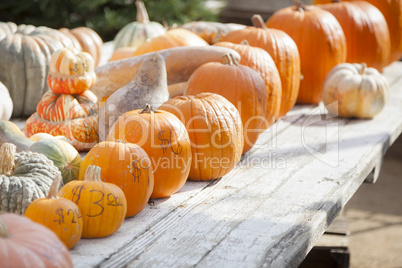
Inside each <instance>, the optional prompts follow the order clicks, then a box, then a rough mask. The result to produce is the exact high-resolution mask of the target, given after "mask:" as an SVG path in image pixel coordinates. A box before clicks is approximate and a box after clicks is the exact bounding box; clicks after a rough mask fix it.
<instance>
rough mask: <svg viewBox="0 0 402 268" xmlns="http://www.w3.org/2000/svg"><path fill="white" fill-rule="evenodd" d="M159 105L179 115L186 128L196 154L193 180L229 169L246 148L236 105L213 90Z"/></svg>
mask: <svg viewBox="0 0 402 268" xmlns="http://www.w3.org/2000/svg"><path fill="white" fill-rule="evenodd" d="M159 109H161V110H165V111H168V112H170V113H172V114H174V115H176V116H177V118H179V119H180V120H181V121H182V122H183V123H184V124H185V125H186V128H187V131H188V133H189V137H190V140H191V153H192V155H193V157H192V162H191V170H190V174H189V179H190V180H195V181H206V180H213V179H216V178H220V177H222V176H224V175H226V174H227V173H229V172H230V171H231V170H232V169H233V168H234V167H235V165H236V164H237V163H238V162H239V160H240V157H241V154H242V151H243V126H242V123H241V118H240V114H239V112H238V110H237V109H236V107H235V106H234V105H233V104H232V103H230V102H229V101H228V100H227V99H225V98H224V97H222V96H220V95H218V94H213V93H201V94H198V95H196V96H180V97H174V98H172V99H170V100H168V101H167V102H165V103H164V104H162V105H161V106H160V107H159Z"/></svg>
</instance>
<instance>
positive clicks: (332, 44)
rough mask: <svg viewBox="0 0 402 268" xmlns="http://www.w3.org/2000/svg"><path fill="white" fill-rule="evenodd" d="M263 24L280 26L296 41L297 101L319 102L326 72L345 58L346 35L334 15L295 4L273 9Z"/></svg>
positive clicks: (315, 8) (277, 27)
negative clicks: (299, 73)
mask: <svg viewBox="0 0 402 268" xmlns="http://www.w3.org/2000/svg"><path fill="white" fill-rule="evenodd" d="M266 24H267V26H268V27H272V28H276V29H280V30H282V31H284V32H286V33H287V34H289V36H290V37H292V38H293V40H294V41H295V42H296V44H297V47H298V48H299V53H300V59H301V73H302V75H303V80H302V81H301V83H300V89H299V95H298V97H297V102H298V103H313V104H315V103H319V102H320V101H321V99H322V85H323V83H324V80H325V78H326V76H327V74H328V72H329V71H330V70H331V69H332V68H333V67H334V66H335V65H337V64H339V63H343V62H345V61H346V39H345V35H344V33H343V30H342V27H341V25H340V24H339V22H338V21H337V20H336V18H335V17H334V16H333V15H332V14H331V13H329V12H328V11H325V10H323V9H321V8H318V7H316V6H304V5H302V4H301V3H297V6H291V7H287V8H282V9H280V10H278V11H276V12H275V13H274V14H273V15H272V16H271V17H270V18H269V20H268V21H267V23H266Z"/></svg>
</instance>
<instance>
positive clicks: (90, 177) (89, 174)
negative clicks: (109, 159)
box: [85, 165, 102, 182]
mask: <svg viewBox="0 0 402 268" xmlns="http://www.w3.org/2000/svg"><path fill="white" fill-rule="evenodd" d="M85 181H97V182H99V181H102V180H101V168H100V167H98V166H95V165H90V166H88V168H87V171H86V172H85Z"/></svg>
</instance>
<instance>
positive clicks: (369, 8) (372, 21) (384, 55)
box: [319, 1, 391, 71]
mask: <svg viewBox="0 0 402 268" xmlns="http://www.w3.org/2000/svg"><path fill="white" fill-rule="evenodd" d="M319 7H320V8H322V9H324V10H327V11H329V12H330V13H331V14H332V15H334V16H335V18H336V19H337V20H338V21H339V23H340V24H341V26H342V29H343V32H344V33H345V37H346V43H347V50H348V52H347V57H346V61H347V62H350V63H355V62H365V63H366V64H367V66H368V67H373V68H376V69H377V70H379V71H381V70H382V68H383V67H385V66H387V65H388V62H389V57H390V53H391V43H390V36H389V31H388V26H387V22H386V21H385V19H384V16H383V15H382V14H381V12H380V11H379V10H378V9H377V8H376V7H375V6H373V5H371V4H369V3H367V2H364V1H354V2H334V3H331V4H326V5H320V6H319Z"/></svg>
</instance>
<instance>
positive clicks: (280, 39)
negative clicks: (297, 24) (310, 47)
mask: <svg viewBox="0 0 402 268" xmlns="http://www.w3.org/2000/svg"><path fill="white" fill-rule="evenodd" d="M252 22H253V25H254V27H252V26H249V27H246V28H244V29H241V30H236V31H232V32H230V33H228V34H227V35H226V36H224V37H222V38H221V41H227V42H232V43H237V44H240V43H241V42H242V41H243V40H247V42H248V43H249V44H250V46H255V47H259V48H262V49H264V50H266V51H267V52H268V54H269V55H270V56H271V57H272V59H273V60H274V62H275V65H276V68H277V69H278V72H279V75H280V77H281V85H282V96H281V108H280V111H279V116H284V115H285V114H286V113H287V112H288V111H290V110H291V109H292V107H293V106H294V105H295V103H296V99H297V95H298V93H299V86H300V56H299V51H298V49H297V46H296V44H295V42H294V41H293V40H292V38H290V37H289V35H288V34H286V33H285V32H284V31H281V30H277V29H271V28H267V27H266V26H265V24H264V22H263V20H262V18H261V16H259V15H254V16H253V17H252Z"/></svg>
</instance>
